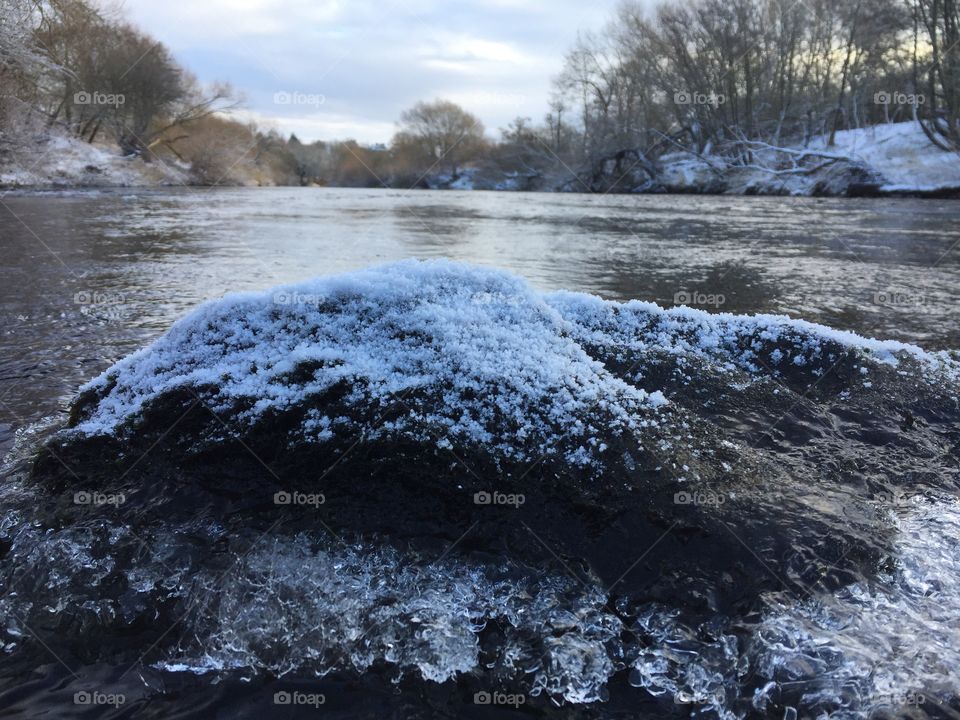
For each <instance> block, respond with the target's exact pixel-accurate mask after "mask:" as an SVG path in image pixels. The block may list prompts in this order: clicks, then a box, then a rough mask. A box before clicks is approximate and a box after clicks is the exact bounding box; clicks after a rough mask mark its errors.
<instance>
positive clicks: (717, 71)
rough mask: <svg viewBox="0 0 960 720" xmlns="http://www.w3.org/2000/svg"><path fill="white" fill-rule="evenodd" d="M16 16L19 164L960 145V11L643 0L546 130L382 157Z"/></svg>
mask: <svg viewBox="0 0 960 720" xmlns="http://www.w3.org/2000/svg"><path fill="white" fill-rule="evenodd" d="M0 12H2V22H0V153H2V152H3V150H4V147H5V145H6V146H9V145H11V144H13V143H15V142H17V141H19V142H23V137H24V136H27V137H29V136H30V134H31V133H34V134H35V133H37V132H38V126H42V127H43V128H45V129H47V130H49V129H51V128H57V129H59V130H60V131H62V132H67V133H69V134H72V135H73V136H75V137H76V138H79V139H82V140H84V141H86V142H91V143H92V142H113V143H115V144H116V145H117V146H118V147H119V148H120V149H121V151H122V152H123V153H125V154H129V155H138V156H140V157H143V158H144V159H145V160H148V161H152V160H157V159H160V160H162V159H163V158H175V159H176V160H177V161H180V162H182V163H184V164H186V165H189V166H190V167H191V168H192V171H193V174H194V178H195V179H196V181H197V182H202V183H211V184H213V183H219V182H231V180H232V176H235V175H236V174H237V173H236V170H237V169H238V168H239V169H243V170H244V171H245V172H246V173H247V177H254V178H255V179H257V181H262V182H267V183H276V184H297V183H298V184H311V183H317V184H331V185H347V186H374V187H375V186H379V185H389V186H405V187H414V186H417V185H425V184H427V183H428V182H431V183H433V184H436V183H437V182H450V181H454V180H456V179H457V178H458V177H460V176H461V175H462V174H464V172H465V169H466V168H470V172H471V173H475V174H476V173H479V174H480V175H486V176H487V177H490V178H501V179H506V180H507V181H509V182H510V183H512V186H513V187H518V188H521V189H522V188H524V187H544V186H550V185H551V184H552V185H553V186H556V185H557V184H558V183H561V182H562V180H563V178H564V177H567V178H569V177H570V176H575V175H578V174H580V173H583V172H590V171H591V169H592V168H595V167H596V166H597V165H598V163H602V162H604V161H605V160H606V159H608V158H610V157H614V156H622V155H623V154H624V153H626V152H629V153H632V155H631V157H635V158H637V161H638V162H655V161H656V159H657V158H658V157H659V156H660V155H661V154H663V153H665V152H670V151H684V152H689V153H691V154H695V155H697V156H700V157H711V156H713V157H720V158H722V159H723V161H724V162H725V163H732V164H738V163H740V164H749V163H751V162H754V154H755V153H756V151H757V150H758V149H761V148H770V147H774V148H778V147H785V146H793V147H796V146H806V145H808V144H809V143H810V142H812V140H813V139H814V138H818V137H822V138H825V139H826V144H827V145H828V146H829V145H832V144H833V142H834V139H835V137H836V134H837V133H838V132H839V131H842V130H847V129H851V128H861V127H866V126H871V125H875V124H879V123H890V122H898V121H902V120H908V119H916V120H918V121H920V123H921V125H922V127H923V129H924V132H925V133H926V135H927V137H928V138H929V140H930V142H931V143H933V144H935V145H936V146H938V147H940V148H942V149H944V150H950V151H960V0H667V1H666V2H661V3H660V4H659V5H656V6H655V7H653V8H648V7H647V6H646V5H644V4H641V3H640V2H636V1H634V0H628V1H627V2H624V3H623V4H622V5H621V6H620V7H619V9H618V10H617V12H616V14H615V16H614V17H613V18H612V19H611V20H610V22H609V24H608V25H607V26H606V28H605V29H604V30H603V31H602V32H599V33H595V34H584V35H581V36H580V38H579V39H578V41H577V42H576V44H575V45H574V46H573V47H572V48H571V49H570V51H569V52H568V53H567V55H566V57H565V61H564V65H563V69H562V72H561V73H560V74H559V75H558V77H557V78H556V80H555V82H554V84H553V87H552V89H551V90H552V95H551V101H550V109H549V112H548V113H547V114H546V116H545V117H544V118H542V119H541V120H540V121H538V122H535V121H534V120H533V119H531V118H528V117H518V118H516V119H515V120H514V121H512V122H511V123H510V124H509V125H508V126H507V127H504V128H501V129H500V132H499V137H498V138H496V139H492V138H490V137H488V135H487V133H486V131H485V129H484V127H483V125H482V123H481V122H480V121H479V119H478V118H477V117H476V116H475V115H473V114H471V113H470V112H468V111H466V110H465V109H463V108H461V107H459V106H457V105H455V104H453V103H451V102H449V101H445V100H435V101H431V102H421V103H417V104H416V105H415V106H414V107H412V108H410V109H409V110H407V111H406V112H404V113H403V114H402V115H401V117H400V118H399V121H398V129H397V132H396V134H395V135H394V137H393V138H392V139H391V141H390V143H389V144H388V145H372V146H371V145H362V144H360V143H358V142H355V141H352V140H346V141H336V142H333V141H331V142H323V141H322V142H314V143H303V142H301V141H300V140H299V139H298V138H297V137H295V136H290V137H283V136H281V135H280V134H279V133H277V132H275V131H269V130H264V129H262V128H259V127H257V126H256V125H253V124H250V123H243V122H240V121H238V120H237V119H235V118H233V117H231V115H230V111H231V110H232V109H235V108H236V106H237V98H236V95H235V93H234V92H233V90H232V89H231V88H230V87H229V86H226V85H213V86H202V85H201V84H200V83H198V82H197V80H196V79H195V78H193V77H192V76H191V75H190V73H189V72H188V71H187V70H186V69H184V68H182V67H181V66H179V65H178V64H177V63H176V61H175V60H174V59H173V57H172V56H171V54H170V52H169V51H168V50H167V49H166V48H165V47H164V46H163V45H162V44H161V43H158V42H156V41H155V40H154V39H153V38H151V37H150V36H149V35H147V34H145V33H143V32H142V31H140V30H138V29H137V28H134V27H132V26H131V25H129V24H128V23H127V22H125V21H124V19H123V18H122V17H120V16H113V15H110V14H109V13H106V12H105V11H103V10H101V9H99V8H98V7H97V6H95V5H94V4H92V3H91V2H90V1H89V0H0Z"/></svg>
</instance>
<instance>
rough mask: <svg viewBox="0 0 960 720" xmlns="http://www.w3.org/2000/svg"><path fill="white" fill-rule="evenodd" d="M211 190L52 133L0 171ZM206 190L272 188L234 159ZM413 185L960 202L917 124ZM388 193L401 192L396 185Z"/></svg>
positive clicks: (189, 174)
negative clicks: (737, 149) (746, 148)
mask: <svg viewBox="0 0 960 720" xmlns="http://www.w3.org/2000/svg"><path fill="white" fill-rule="evenodd" d="M210 184H211V183H210V182H202V181H200V180H199V179H198V177H197V173H196V172H194V169H193V168H192V167H191V166H190V164H189V163H185V162H181V161H179V160H177V159H176V158H167V157H164V158H156V159H154V160H153V161H152V162H146V161H144V160H143V159H141V158H139V157H124V156H122V155H121V154H120V153H119V151H117V150H116V149H115V148H113V147H111V146H103V145H91V144H88V143H85V142H83V141H80V140H77V139H75V138H69V137H64V136H58V135H53V136H50V137H47V138H45V139H40V140H37V141H36V142H35V143H34V145H33V146H32V147H30V148H22V149H20V150H19V151H18V152H17V153H15V154H14V155H13V156H11V157H10V158H8V159H7V161H6V164H5V165H0V188H6V189H24V190H31V189H70V188H107V187H158V186H161V187H162V186H178V185H179V186H189V185H198V186H208V185H210ZM213 184H216V185H223V186H254V187H255V186H272V185H274V182H272V181H270V180H268V179H266V176H265V175H264V174H263V173H258V172H248V171H247V170H245V168H244V167H239V163H235V164H234V166H232V167H231V168H230V172H229V174H224V176H223V177H221V178H220V179H219V180H218V181H217V182H215V183H213ZM387 184H388V185H391V183H390V182H389V179H388V181H387ZM421 185H422V186H423V187H426V188H429V189H433V190H499V191H517V192H523V191H538V192H565V193H601V194H606V193H618V194H650V193H666V194H700V195H787V196H818V197H920V198H923V197H929V198H960V156H958V154H957V153H953V152H945V151H943V150H940V149H939V148H937V147H935V146H934V145H933V144H932V143H931V142H930V141H929V139H928V138H927V137H926V136H925V135H924V133H923V130H922V128H921V127H920V125H919V123H917V122H905V123H895V124H887V125H876V126H873V127H869V128H861V129H856V130H845V131H841V132H838V133H837V134H836V137H835V141H834V144H833V145H832V146H828V143H827V138H826V137H824V136H821V137H817V138H815V139H813V141H811V142H810V143H808V144H807V145H806V146H799V145H796V146H790V145H788V146H784V147H775V146H773V145H769V144H766V143H762V142H751V143H750V157H749V158H748V159H747V160H743V159H742V158H741V159H740V160H738V162H736V163H733V162H731V161H730V160H729V159H728V158H724V157H723V156H721V155H719V154H712V153H696V152H692V151H689V150H683V149H678V150H676V151H672V152H669V153H665V154H663V155H661V156H659V157H658V158H655V159H653V158H648V157H646V156H644V155H642V154H641V153H639V152H637V151H633V150H625V151H620V152H617V153H614V154H612V155H610V156H608V157H605V158H602V159H600V160H598V161H597V162H596V163H595V164H594V166H593V167H591V168H586V169H579V170H576V171H574V170H572V169H571V168H569V167H567V165H565V164H563V163H559V162H558V164H557V167H556V168H554V169H553V170H552V171H549V172H547V171H544V172H540V173H530V174H527V175H523V176H521V175H518V174H516V173H513V174H511V173H504V172H503V171H502V170H500V169H498V168H495V167H492V166H480V165H478V166H473V167H467V168H465V169H464V170H463V171H462V172H461V173H460V174H459V175H457V176H456V177H451V176H450V175H444V174H440V173H434V174H431V175H428V176H427V177H426V178H425V179H424V180H423V181H422V182H421ZM396 187H402V188H406V186H405V185H403V184H402V183H397V184H396Z"/></svg>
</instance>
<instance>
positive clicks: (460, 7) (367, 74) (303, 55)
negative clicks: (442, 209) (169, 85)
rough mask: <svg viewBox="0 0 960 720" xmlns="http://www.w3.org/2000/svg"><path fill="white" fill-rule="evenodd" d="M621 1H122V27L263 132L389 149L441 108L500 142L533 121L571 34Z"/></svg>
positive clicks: (600, 21)
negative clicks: (225, 90) (441, 103)
mask: <svg viewBox="0 0 960 720" xmlns="http://www.w3.org/2000/svg"><path fill="white" fill-rule="evenodd" d="M616 5H617V0H587V1H585V0H379V1H377V2H375V1H373V0H370V1H367V0H162V1H160V0H126V1H125V2H124V7H125V9H126V12H127V14H128V15H129V16H130V18H131V19H132V20H133V21H134V22H135V23H136V24H138V25H140V26H141V27H143V28H145V29H147V30H148V31H149V32H150V33H151V34H153V35H154V36H155V37H157V38H158V39H159V40H161V41H163V42H164V43H165V44H166V45H167V46H168V47H169V48H170V49H171V50H172V51H173V52H174V54H175V56H176V57H177V58H178V59H179V61H180V62H181V63H183V64H184V65H186V66H187V67H188V68H189V69H190V70H192V71H193V72H194V73H196V74H197V75H198V77H199V78H200V80H202V81H204V82H209V81H213V80H226V81H229V82H230V83H232V84H233V85H234V86H235V87H236V88H237V89H238V90H240V91H241V92H242V93H243V95H244V99H245V105H246V107H247V108H248V109H249V110H250V111H251V112H253V113H255V114H256V115H257V117H258V119H260V120H262V121H264V122H267V123H270V124H273V125H274V126H276V127H277V128H278V129H280V130H281V131H283V132H295V133H297V135H299V136H300V137H301V139H304V140H319V139H328V140H329V139H345V138H348V137H353V138H356V139H357V140H360V141H361V142H386V141H387V140H389V138H390V136H391V135H392V134H393V132H394V129H395V125H394V123H395V122H396V119H397V117H398V116H399V114H400V112H401V111H402V110H404V109H405V108H407V107H409V106H411V105H412V104H413V103H415V102H416V101H417V100H421V99H432V98H436V97H443V98H448V99H451V100H454V101H456V102H458V103H460V104H462V105H463V106H464V107H466V108H467V109H468V110H470V111H471V112H473V113H475V114H476V115H478V116H479V117H480V118H481V119H482V120H483V122H484V124H485V126H486V127H487V132H488V134H491V135H495V134H497V130H498V128H500V127H502V126H504V125H505V124H506V123H507V122H508V121H509V120H510V119H512V118H514V117H516V116H517V115H524V116H529V117H532V118H534V119H535V120H538V121H539V120H540V119H541V118H542V116H543V114H544V113H545V112H546V110H547V101H548V98H549V92H550V80H551V78H552V77H554V76H555V75H556V74H557V73H558V72H559V71H560V68H561V65H562V62H563V56H564V53H565V52H566V51H567V50H568V49H569V47H570V46H571V45H572V44H573V42H574V41H575V40H576V37H577V32H578V31H583V30H597V29H599V28H601V27H602V26H603V25H604V24H605V23H606V22H607V21H608V20H609V19H610V17H611V16H612V14H613V12H614V9H615V7H616Z"/></svg>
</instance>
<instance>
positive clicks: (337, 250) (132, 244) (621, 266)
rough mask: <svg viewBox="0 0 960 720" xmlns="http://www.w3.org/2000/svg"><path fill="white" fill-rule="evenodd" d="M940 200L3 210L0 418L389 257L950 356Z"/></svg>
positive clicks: (127, 203) (119, 197) (415, 201)
mask: <svg viewBox="0 0 960 720" xmlns="http://www.w3.org/2000/svg"><path fill="white" fill-rule="evenodd" d="M958 220H960V205H958V204H956V203H952V202H950V201H942V202H941V201H920V200H843V199H810V198H742V197H697V196H662V195H661V196H599V195H547V194H516V193H459V192H429V191H416V192H412V193H404V192H398V191H392V190H391V191H386V190H342V189H299V188H278V189H259V190H252V189H224V190H219V189H218V190H164V191H143V190H136V191H129V190H127V191H116V192H92V193H72V194H63V195H61V194H43V195H34V196H9V195H8V196H6V197H4V198H3V204H2V205H0V243H2V250H3V256H4V262H3V266H2V268H0V279H2V282H0V307H2V314H3V320H4V326H3V334H2V336H0V351H2V360H0V403H2V404H0V417H2V418H3V422H4V423H7V424H10V425H12V426H14V427H18V426H20V425H22V424H23V423H24V422H26V421H29V420H36V419H38V418H40V417H43V416H45V415H49V414H50V413H51V412H53V411H55V410H56V409H57V406H58V403H60V404H62V403H63V402H64V401H65V400H66V399H67V398H68V397H69V396H71V395H72V394H73V392H74V391H75V390H76V387H77V386H78V385H79V384H80V383H81V382H83V381H84V380H85V379H87V378H89V377H91V376H93V375H95V374H97V373H99V372H100V371H101V370H103V369H104V368H105V367H107V365H108V364H110V363H111V362H113V361H114V360H116V359H118V358H119V357H121V356H123V355H125V354H127V353H128V352H130V351H131V350H133V349H134V348H136V347H138V346H140V345H142V344H144V343H145V342H148V341H149V340H150V339H151V338H153V337H156V336H157V335H158V334H159V333H160V332H162V331H163V330H164V329H165V328H167V327H168V326H169V325H170V323H171V322H173V321H174V320H175V319H176V318H177V317H179V316H180V315H182V314H183V313H184V312H186V311H187V310H189V309H190V308H191V307H193V306H195V305H196V304H197V303H199V302H201V301H203V300H204V299H207V298H213V297H218V296H220V295H222V294H223V293H224V292H228V291H231V290H245V289H256V288H263V287H265V286H269V285H273V284H276V283H280V282H289V281H293V280H297V279H303V278H305V277H308V276H311V275H319V274H328V273H336V272H341V271H344V270H351V269H356V268H360V267H364V266H367V265H370V264H374V263H379V262H385V261H389V260H394V259H399V258H404V257H411V256H417V257H450V258H453V259H457V260H464V261H470V262H475V263H480V264H485V265H493V266H499V267H503V268H507V269H510V270H514V271H516V272H519V273H521V274H523V275H525V276H526V277H527V278H529V279H530V280H531V282H532V283H533V284H534V285H536V286H538V287H540V288H544V289H556V288H566V289H571V290H582V291H586V292H592V293H597V294H599V295H602V296H604V297H607V298H612V299H621V300H622V299H629V298H638V299H642V300H652V301H655V302H658V303H659V304H661V305H668V306H669V305H672V304H675V303H685V304H692V305H695V306H698V307H701V308H703V309H706V310H709V311H726V312H736V313H751V312H774V313H787V314H789V315H791V316H794V317H803V318H805V319H808V320H813V321H817V322H823V323H827V324H830V325H835V326H837V327H841V328H845V329H851V330H855V331H857V332H859V333H862V334H865V335H871V336H877V337H889V338H896V339H901V340H906V341H911V342H916V343H919V344H921V345H923V346H925V347H928V348H933V349H943V348H954V347H960V322H958V310H957V302H956V300H957V292H958V291H957V288H958V287H960V282H958V281H960V248H957V247H956V245H957V243H958V242H960V222H958Z"/></svg>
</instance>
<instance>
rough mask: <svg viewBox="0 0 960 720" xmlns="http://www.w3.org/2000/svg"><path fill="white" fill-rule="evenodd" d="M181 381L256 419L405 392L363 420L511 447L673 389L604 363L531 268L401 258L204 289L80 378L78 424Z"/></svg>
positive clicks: (632, 420) (101, 423)
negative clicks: (252, 285)
mask: <svg viewBox="0 0 960 720" xmlns="http://www.w3.org/2000/svg"><path fill="white" fill-rule="evenodd" d="M184 386H190V387H193V388H201V387H214V388H215V392H214V395H213V398H212V401H211V402H212V403H213V404H214V406H215V409H216V410H218V411H223V412H228V413H230V414H231V415H235V416H236V417H237V418H238V419H240V420H242V421H247V422H249V423H256V422H257V421H258V420H259V419H261V418H264V417H265V416H267V415H268V414H270V413H277V412H284V411H286V410H290V409H296V408H300V407H304V408H305V407H306V405H307V404H308V403H307V400H308V399H309V398H322V397H325V396H329V395H330V394H331V393H339V392H342V393H344V394H345V399H344V402H345V404H346V406H347V407H354V408H360V407H364V408H370V407H371V406H372V407H373V408H379V407H384V406H386V405H387V404H389V403H391V402H396V401H402V402H403V403H405V408H406V412H404V413H403V414H402V415H401V416H400V417H399V418H391V419H389V420H387V421H386V422H384V423H383V424H382V425H380V426H379V427H375V425H377V423H376V421H375V420H376V419H375V418H370V419H369V426H368V428H367V429H368V430H369V431H370V433H372V434H373V435H376V434H377V433H379V432H385V431H389V432H396V433H399V434H401V435H404V434H406V435H408V436H409V435H412V436H414V437H416V438H417V439H421V440H423V439H426V436H424V435H422V434H421V433H422V431H423V429H424V428H431V429H432V430H433V431H434V433H435V434H439V435H441V436H442V437H446V438H451V439H454V440H456V441H458V442H463V443H467V444H480V445H486V444H495V445H497V447H498V450H499V451H500V452H501V453H502V454H503V455H505V456H507V457H510V456H522V455H523V452H522V450H521V449H520V448H522V447H525V446H529V445H533V446H536V447H538V448H539V447H541V446H543V445H544V444H545V443H548V442H549V439H550V437H551V436H552V435H553V434H554V433H561V432H563V433H570V434H572V435H573V436H578V437H582V438H585V439H587V438H589V437H590V436H592V435H593V434H596V433H599V432H600V428H599V427H595V426H591V425H590V424H589V423H585V422H584V421H585V420H586V419H588V418H589V417H593V416H596V417H602V418H603V419H604V422H605V423H606V424H605V426H604V427H603V431H604V432H617V431H622V432H627V431H635V430H637V429H638V428H640V427H642V426H643V425H644V424H645V423H647V422H648V420H647V419H646V418H647V416H650V417H651V421H652V411H654V410H655V409H656V408H657V407H659V406H661V405H663V404H664V403H665V402H666V401H665V399H664V397H663V396H662V394H660V393H657V392H652V393H647V392H646V391H644V390H643V389H641V388H637V387H634V386H632V385H630V384H628V383H626V382H624V381H622V380H620V379H619V378H617V377H615V376H614V375H612V374H611V373H610V372H608V371H606V370H605V369H604V368H603V366H602V365H601V364H600V363H599V362H597V361H596V360H594V359H592V358H591V357H590V356H589V355H588V354H587V353H586V352H585V351H584V350H583V349H582V348H581V347H580V346H579V345H578V344H577V343H576V342H574V341H573V340H571V339H570V338H569V337H567V323H565V322H564V320H563V318H562V317H561V316H560V315H559V314H558V313H557V311H556V310H554V309H553V308H551V307H550V306H549V305H548V304H547V303H546V302H545V301H544V299H543V297H542V296H540V295H538V294H536V293H535V292H534V291H532V290H531V289H530V288H529V287H528V286H527V285H526V284H525V283H524V282H523V281H522V280H520V279H518V278H515V277H512V276H509V275H507V274H505V273H502V272H496V271H491V270H482V269H479V268H473V267H469V266H466V265H457V264H453V263H449V262H415V261H410V262H401V263H397V264H394V265H388V266H385V267H380V268H374V269H371V270H366V271H363V272H358V273H354V274H349V275H342V276H339V277H332V278H321V279H316V280H312V281H309V282H306V283H302V284H299V285H288V286H283V287H278V288H275V289H273V290H270V291H268V292H266V293H257V294H251V293H247V294H238V295H231V296H228V297H226V298H224V299H222V300H220V301H216V302H212V303H208V304H206V305H204V306H202V307H200V308H199V309H197V310H196V311H195V312H193V313H192V314H190V315H189V316H187V317H186V318H184V319H183V320H181V321H180V322H178V323H176V324H175V325H174V326H173V327H172V328H171V330H170V331H169V333H167V335H165V336H164V337H162V338H161V339H160V340H158V341H157V342H156V343H154V344H153V345H152V346H150V347H149V348H147V349H145V350H142V351H140V352H138V353H136V354H134V355H132V356H130V357H128V358H127V359H125V360H122V361H121V362H119V363H118V364H116V365H115V366H114V367H112V368H110V369H109V370H107V372H105V373H104V374H103V375H102V376H101V377H100V378H98V379H97V380H95V381H94V382H92V383H91V384H89V385H88V386H86V388H84V390H85V391H87V392H95V393H97V394H98V395H100V398H99V401H98V402H97V404H96V405H95V407H94V408H93V410H92V412H90V414H89V415H87V416H86V417H84V418H83V419H82V421H81V422H80V423H79V425H78V426H77V430H78V431H79V432H81V433H86V434H97V433H111V432H114V431H115V430H116V429H117V427H118V426H119V425H121V424H123V423H125V422H127V421H129V420H131V419H133V418H135V417H136V415H137V414H138V413H139V412H140V411H141V409H142V408H144V406H145V405H146V404H148V403H150V402H151V401H152V400H155V399H157V398H158V397H160V396H162V395H163V394H164V393H168V392H170V391H172V390H175V389H176V388H182V387H184ZM338 388H339V390H338ZM346 422H347V421H346V420H345V418H342V417H340V416H329V415H327V414H325V413H324V407H323V406H322V405H321V404H314V405H311V407H310V408H309V409H307V410H306V415H305V418H304V421H303V427H302V431H303V433H304V436H305V437H308V438H311V439H312V440H315V441H323V440H326V439H329V437H330V433H331V428H333V429H336V428H337V427H338V426H341V430H342V429H343V427H342V426H343V425H344V424H346ZM505 429H509V433H507V432H504V431H505ZM570 459H571V460H577V459H579V460H581V461H583V462H586V461H587V460H588V459H587V458H586V457H583V456H582V455H579V456H578V457H576V458H575V457H571V458H570Z"/></svg>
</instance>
